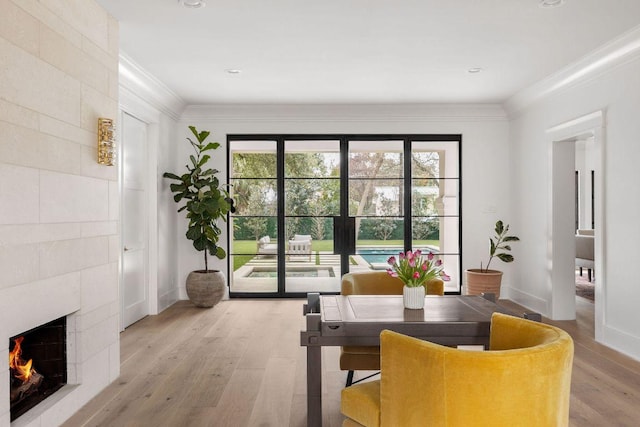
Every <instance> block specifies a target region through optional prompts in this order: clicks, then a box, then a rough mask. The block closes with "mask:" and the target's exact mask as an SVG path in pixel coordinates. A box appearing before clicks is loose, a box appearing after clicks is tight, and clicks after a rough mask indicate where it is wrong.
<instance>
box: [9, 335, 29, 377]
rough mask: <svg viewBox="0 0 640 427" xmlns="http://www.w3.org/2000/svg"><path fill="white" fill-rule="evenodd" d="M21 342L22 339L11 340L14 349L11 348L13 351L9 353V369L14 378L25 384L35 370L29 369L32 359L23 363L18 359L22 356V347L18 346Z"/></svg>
mask: <svg viewBox="0 0 640 427" xmlns="http://www.w3.org/2000/svg"><path fill="white" fill-rule="evenodd" d="M23 340H24V337H18V338H16V339H14V340H13V342H14V343H15V347H14V348H13V351H11V353H9V368H11V369H13V370H14V371H15V374H14V376H15V377H16V378H18V379H19V380H21V381H22V382H23V383H26V382H27V381H29V378H31V375H33V373H34V372H35V369H33V368H32V367H31V365H32V364H33V360H32V359H29V361H28V362H26V363H25V361H24V360H22V358H21V357H20V356H21V355H22V347H21V345H20V344H21V343H22V341H23Z"/></svg>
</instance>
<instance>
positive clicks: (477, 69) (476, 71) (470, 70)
mask: <svg viewBox="0 0 640 427" xmlns="http://www.w3.org/2000/svg"><path fill="white" fill-rule="evenodd" d="M480 72H482V68H480V67H474V68H469V69H468V70H467V73H469V74H477V73H480Z"/></svg>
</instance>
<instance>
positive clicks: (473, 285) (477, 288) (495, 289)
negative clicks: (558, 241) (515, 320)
mask: <svg viewBox="0 0 640 427" xmlns="http://www.w3.org/2000/svg"><path fill="white" fill-rule="evenodd" d="M508 232H509V224H507V225H504V223H503V222H502V221H501V220H498V221H497V222H496V228H495V233H496V235H495V236H494V237H493V238H489V242H490V246H489V261H488V262H487V265H486V267H484V268H483V267H482V262H481V263H480V268H471V269H468V270H466V272H465V273H466V277H467V295H480V294H482V293H492V294H494V295H495V297H496V299H499V298H500V286H501V284H502V271H500V270H490V269H489V265H490V264H491V261H492V260H493V258H498V259H499V260H500V261H502V262H513V255H511V254H510V253H508V252H509V251H510V250H511V245H509V242H517V241H519V240H520V238H518V237H517V236H509V235H508V234H507V233H508Z"/></svg>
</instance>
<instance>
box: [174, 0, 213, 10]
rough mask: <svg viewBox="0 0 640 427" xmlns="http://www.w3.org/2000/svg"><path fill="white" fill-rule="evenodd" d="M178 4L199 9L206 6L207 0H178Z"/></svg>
mask: <svg viewBox="0 0 640 427" xmlns="http://www.w3.org/2000/svg"><path fill="white" fill-rule="evenodd" d="M178 4H180V5H182V6H184V7H187V8H189V9H198V8H200V7H205V6H206V5H207V2H205V1H204V0H178Z"/></svg>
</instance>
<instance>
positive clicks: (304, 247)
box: [287, 234, 311, 261]
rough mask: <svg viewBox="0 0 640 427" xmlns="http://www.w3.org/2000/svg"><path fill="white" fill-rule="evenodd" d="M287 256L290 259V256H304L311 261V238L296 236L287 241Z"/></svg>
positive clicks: (307, 235)
mask: <svg viewBox="0 0 640 427" xmlns="http://www.w3.org/2000/svg"><path fill="white" fill-rule="evenodd" d="M287 255H288V257H289V259H291V256H292V255H305V256H308V257H309V261H311V236H310V235H309V234H296V235H294V236H293V239H292V240H289V248H288V250H287Z"/></svg>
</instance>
